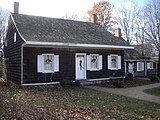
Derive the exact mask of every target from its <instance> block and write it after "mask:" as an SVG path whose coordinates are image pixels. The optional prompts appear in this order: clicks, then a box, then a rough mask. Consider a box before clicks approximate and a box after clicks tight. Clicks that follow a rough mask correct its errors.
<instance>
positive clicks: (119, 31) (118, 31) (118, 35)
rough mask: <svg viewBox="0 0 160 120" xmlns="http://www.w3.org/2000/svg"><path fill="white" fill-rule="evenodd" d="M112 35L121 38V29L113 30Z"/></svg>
mask: <svg viewBox="0 0 160 120" xmlns="http://www.w3.org/2000/svg"><path fill="white" fill-rule="evenodd" d="M114 35H115V36H116V37H121V36H122V34H121V28H117V29H115V33H114Z"/></svg>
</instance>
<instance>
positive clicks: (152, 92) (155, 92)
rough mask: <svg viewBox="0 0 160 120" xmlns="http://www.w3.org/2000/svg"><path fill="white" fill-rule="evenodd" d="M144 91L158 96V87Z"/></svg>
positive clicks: (159, 88) (159, 92)
mask: <svg viewBox="0 0 160 120" xmlns="http://www.w3.org/2000/svg"><path fill="white" fill-rule="evenodd" d="M144 92H146V93H148V94H151V95H155V96H160V87H157V88H152V89H147V90H145V91H144Z"/></svg>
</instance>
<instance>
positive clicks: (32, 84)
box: [21, 82, 60, 86]
mask: <svg viewBox="0 0 160 120" xmlns="http://www.w3.org/2000/svg"><path fill="white" fill-rule="evenodd" d="M56 84H60V82H47V83H28V84H21V85H22V86H36V85H56Z"/></svg>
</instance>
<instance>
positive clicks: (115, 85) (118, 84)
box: [113, 80, 124, 88]
mask: <svg viewBox="0 0 160 120" xmlns="http://www.w3.org/2000/svg"><path fill="white" fill-rule="evenodd" d="M113 86H114V87H116V88H122V87H124V83H123V82H122V81H119V80H118V81H113Z"/></svg>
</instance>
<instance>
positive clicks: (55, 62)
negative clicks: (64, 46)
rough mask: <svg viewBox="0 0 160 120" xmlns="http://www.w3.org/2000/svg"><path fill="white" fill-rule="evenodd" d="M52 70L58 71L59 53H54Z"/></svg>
mask: <svg viewBox="0 0 160 120" xmlns="http://www.w3.org/2000/svg"><path fill="white" fill-rule="evenodd" d="M54 72H59V55H54Z"/></svg>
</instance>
